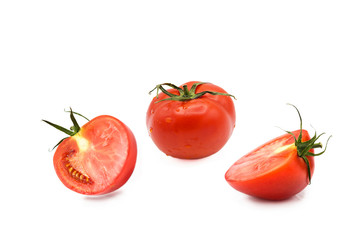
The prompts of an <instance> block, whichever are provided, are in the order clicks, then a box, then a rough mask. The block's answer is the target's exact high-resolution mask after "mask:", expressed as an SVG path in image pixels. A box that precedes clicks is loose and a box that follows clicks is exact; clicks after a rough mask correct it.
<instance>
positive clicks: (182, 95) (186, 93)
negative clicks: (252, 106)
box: [149, 82, 236, 103]
mask: <svg viewBox="0 0 360 240" xmlns="http://www.w3.org/2000/svg"><path fill="white" fill-rule="evenodd" d="M202 84H208V82H198V83H194V84H193V85H192V87H191V88H190V90H189V88H188V86H187V85H184V86H182V87H183V88H181V87H178V86H176V85H174V84H172V83H162V84H158V85H156V87H155V88H154V89H153V90H151V91H150V92H149V94H151V93H152V92H153V91H154V90H155V89H156V98H159V90H161V91H162V92H163V93H164V94H166V95H168V96H169V98H165V99H162V100H160V101H157V102H155V103H158V102H162V101H167V100H173V101H189V100H193V99H196V98H199V97H201V96H203V95H205V94H207V93H208V94H211V95H224V96H229V97H232V98H234V99H235V100H236V98H235V97H234V96H233V95H231V94H228V93H221V92H213V91H203V92H199V93H195V91H196V88H197V87H198V86H199V85H202ZM163 86H169V87H171V88H173V89H176V90H177V91H178V92H179V95H176V94H173V93H170V92H168V91H167V90H166V89H165V88H164V87H163Z"/></svg>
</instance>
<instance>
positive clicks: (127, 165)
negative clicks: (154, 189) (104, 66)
mask: <svg viewBox="0 0 360 240" xmlns="http://www.w3.org/2000/svg"><path fill="white" fill-rule="evenodd" d="M103 119H109V120H110V121H112V122H116V123H117V124H119V125H118V126H119V128H121V129H123V132H122V134H124V136H123V138H124V139H126V142H127V143H128V145H127V148H126V152H123V153H122V154H124V155H125V156H126V158H125V160H124V161H123V165H122V168H121V170H120V172H119V174H118V175H117V176H116V177H115V178H114V179H113V180H112V182H111V183H110V184H108V185H104V186H102V187H101V188H98V189H96V190H94V188H93V184H83V183H80V182H78V181H75V180H74V179H73V178H72V177H71V176H70V175H69V173H68V168H66V167H65V164H66V162H65V161H64V159H65V158H66V157H69V158H72V157H74V156H76V155H77V154H78V153H79V152H80V150H79V146H78V143H77V141H76V140H75V139H74V137H69V138H67V139H65V140H64V141H63V142H62V143H61V144H60V145H59V146H58V147H57V149H56V152H55V154H54V158H53V164H54V168H55V172H56V174H57V176H58V177H59V179H60V181H61V182H62V183H63V184H64V185H65V186H66V187H67V188H69V189H71V190H73V191H75V192H78V193H81V194H85V195H102V194H106V193H110V192H112V191H115V190H117V189H118V188H120V187H121V186H123V185H124V184H125V183H126V182H127V181H128V179H129V178H130V176H131V175H132V173H133V171H134V168H135V164H136V157H137V144H136V139H135V136H134V135H133V133H132V132H131V130H130V129H129V128H128V127H127V126H126V125H125V124H124V123H122V122H121V121H120V120H118V119H116V118H114V117H112V116H108V115H102V116H98V117H96V118H94V119H92V120H91V121H89V122H88V123H86V124H85V125H83V126H82V127H81V130H80V132H81V134H82V137H84V138H85V139H87V140H89V141H90V142H91V141H92V135H93V134H96V133H95V132H96V126H95V127H92V128H90V127H89V126H90V125H91V124H95V125H96V123H97V122H98V121H103Z"/></svg>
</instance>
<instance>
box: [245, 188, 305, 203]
mask: <svg viewBox="0 0 360 240" xmlns="http://www.w3.org/2000/svg"><path fill="white" fill-rule="evenodd" d="M304 197H305V191H302V192H300V193H298V194H296V195H294V196H292V197H290V198H287V199H284V200H267V199H263V198H257V197H252V196H248V199H249V200H250V201H251V202H253V203H256V204H264V205H276V204H288V203H294V202H299V201H301V200H302V199H303V198H304Z"/></svg>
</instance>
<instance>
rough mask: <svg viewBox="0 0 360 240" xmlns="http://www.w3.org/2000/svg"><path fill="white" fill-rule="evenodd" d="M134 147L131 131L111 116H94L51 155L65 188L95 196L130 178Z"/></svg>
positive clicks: (111, 189)
mask: <svg viewBox="0 0 360 240" xmlns="http://www.w3.org/2000/svg"><path fill="white" fill-rule="evenodd" d="M136 155H137V146H136V141H135V137H134V135H133V134H132V132H131V130H130V129H129V128H128V127H127V126H126V125H125V124H124V123H122V122H121V121H120V120H118V119H116V118H114V117H112V116H107V115H103V116H98V117H96V118H94V119H92V120H91V121H89V122H88V123H86V124H85V125H83V126H82V127H81V128H80V130H79V131H78V132H77V133H76V134H75V135H73V136H71V137H68V138H66V139H65V140H64V141H62V142H61V143H60V144H59V146H58V147H57V150H56V152H55V155H54V167H55V171H56V174H57V175H58V177H59V178H60V180H61V181H62V183H63V184H64V185H65V186H66V187H68V188H69V189H71V190H73V191H75V192H78V193H82V194H86V195H97V194H105V193H109V192H112V191H114V190H116V189H118V188H119V187H121V186H122V185H123V184H125V182H126V181H127V180H128V179H129V178H130V176H131V174H132V172H133V170H134V167H135V163H136Z"/></svg>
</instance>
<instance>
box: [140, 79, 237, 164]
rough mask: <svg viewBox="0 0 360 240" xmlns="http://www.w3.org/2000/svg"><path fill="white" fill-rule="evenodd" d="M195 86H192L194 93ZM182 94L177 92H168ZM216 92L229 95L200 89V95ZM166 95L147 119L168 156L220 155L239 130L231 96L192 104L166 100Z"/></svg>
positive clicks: (211, 88) (208, 86)
mask: <svg viewBox="0 0 360 240" xmlns="http://www.w3.org/2000/svg"><path fill="white" fill-rule="evenodd" d="M194 83H195V82H188V83H185V84H183V85H187V86H188V88H189V89H190V88H191V87H192V85H193V84H194ZM168 91H169V92H170V93H172V94H178V92H177V90H174V89H170V90H168ZM202 91H214V92H223V93H226V91H225V90H223V89H222V88H220V87H218V86H216V85H213V84H203V85H200V86H198V87H197V89H196V93H198V92H202ZM165 98H168V96H167V95H165V94H164V93H160V94H159V95H158V98H156V97H155V98H154V99H153V101H152V102H151V103H150V106H149V108H148V111H147V115H146V124H147V128H148V131H149V135H150V137H151V138H152V140H153V141H154V143H155V145H156V146H157V147H158V148H159V149H160V150H161V151H162V152H164V153H165V154H166V155H169V156H172V157H176V158H182V159H197V158H203V157H207V156H210V155H212V154H214V153H216V152H217V151H219V150H220V149H221V148H222V147H223V146H224V145H225V143H226V142H227V141H228V139H229V138H230V136H231V134H232V132H233V129H234V127H235V108H234V104H233V101H232V99H231V98H230V97H229V96H219V95H217V96H214V95H210V94H206V95H204V96H202V97H200V98H198V99H194V100H190V101H174V100H166V101H162V102H158V103H157V101H160V100H162V99H165Z"/></svg>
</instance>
